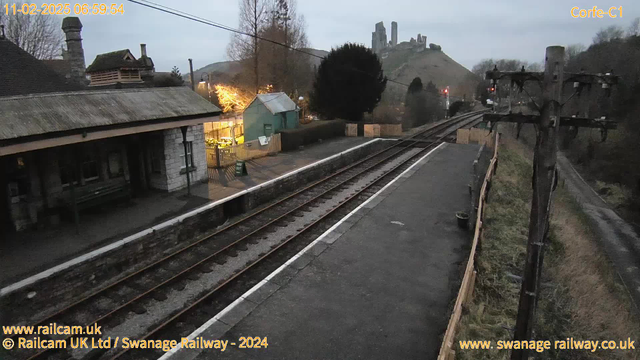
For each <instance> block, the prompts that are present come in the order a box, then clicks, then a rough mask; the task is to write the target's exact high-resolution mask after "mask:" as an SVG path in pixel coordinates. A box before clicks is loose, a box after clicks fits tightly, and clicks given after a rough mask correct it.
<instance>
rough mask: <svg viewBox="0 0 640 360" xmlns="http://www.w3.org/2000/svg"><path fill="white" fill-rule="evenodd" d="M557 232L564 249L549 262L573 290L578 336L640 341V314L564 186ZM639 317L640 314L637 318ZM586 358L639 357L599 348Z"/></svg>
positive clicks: (558, 199) (556, 210)
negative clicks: (599, 349) (635, 312)
mask: <svg viewBox="0 0 640 360" xmlns="http://www.w3.org/2000/svg"><path fill="white" fill-rule="evenodd" d="M551 225H552V231H553V233H554V236H555V237H556V239H557V241H559V242H560V243H561V244H562V246H563V247H564V251H563V256H562V258H561V259H558V260H559V261H554V262H553V263H551V264H550V266H549V275H550V277H551V278H552V279H553V281H555V282H557V283H559V284H561V285H562V286H563V287H565V288H566V289H567V290H568V295H569V297H570V304H571V322H570V325H569V328H570V330H571V332H572V334H571V335H572V336H574V337H576V338H583V339H596V340H602V339H612V340H620V339H626V338H627V337H631V338H632V339H640V325H639V324H638V319H637V315H636V314H633V313H632V311H630V309H631V308H632V304H631V302H630V300H629V297H628V294H627V292H626V289H625V288H624V286H623V285H622V284H621V283H620V281H619V278H618V275H617V273H616V272H615V270H614V269H613V265H612V264H611V263H610V261H609V259H608V258H607V256H606V255H605V253H604V251H603V249H601V247H600V246H599V245H598V242H597V239H596V238H595V236H594V235H593V234H594V232H593V231H592V230H591V227H590V225H589V222H588V220H587V218H586V216H585V215H584V213H582V211H581V209H580V207H579V205H578V204H577V203H576V202H575V200H574V199H573V198H572V197H571V196H570V195H569V194H568V193H567V192H566V191H564V190H563V189H560V191H559V192H558V194H557V197H556V201H555V207H554V210H553V218H552V223H551ZM634 317H635V318H634ZM583 355H584V358H586V359H638V358H639V354H638V352H637V351H636V352H634V351H620V350H619V351H606V352H605V351H604V350H602V351H599V352H596V353H593V354H583Z"/></svg>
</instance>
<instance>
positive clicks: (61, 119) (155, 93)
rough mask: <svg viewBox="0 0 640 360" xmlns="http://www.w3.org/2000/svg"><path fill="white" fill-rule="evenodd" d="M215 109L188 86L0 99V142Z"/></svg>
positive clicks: (211, 113)
mask: <svg viewBox="0 0 640 360" xmlns="http://www.w3.org/2000/svg"><path fill="white" fill-rule="evenodd" d="M220 112H221V110H220V109H219V108H217V107H216V106H214V105H213V104H211V103H210V102H208V101H207V100H205V99H204V98H203V97H202V96H200V95H198V94H196V93H195V92H193V91H192V90H191V89H190V88H188V87H169V88H149V89H126V90H85V91H75V92H66V93H51V94H38V95H26V96H11V97H0V143H1V142H2V141H5V140H11V139H17V138H21V137H25V136H34V135H44V134H51V133H59V132H66V131H71V130H80V129H90V128H104V127H114V126H119V127H122V126H134V124H137V125H140V124H141V122H142V123H144V122H149V121H154V120H161V119H162V120H164V121H172V120H177V119H181V118H182V119H183V118H185V117H188V118H194V117H207V116H215V115H218V114H220Z"/></svg>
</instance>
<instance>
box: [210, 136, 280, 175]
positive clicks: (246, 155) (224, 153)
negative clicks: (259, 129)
mask: <svg viewBox="0 0 640 360" xmlns="http://www.w3.org/2000/svg"><path fill="white" fill-rule="evenodd" d="M281 150H282V145H281V141H280V134H273V135H271V137H270V138H269V142H268V143H267V144H266V145H260V141H259V140H253V141H248V142H246V143H244V144H240V145H234V146H228V147H224V148H216V147H210V146H207V147H206V151H207V167H210V168H217V167H225V166H229V165H233V164H235V162H236V160H251V159H255V158H259V157H263V156H267V155H269V154H275V153H278V152H280V151H281Z"/></svg>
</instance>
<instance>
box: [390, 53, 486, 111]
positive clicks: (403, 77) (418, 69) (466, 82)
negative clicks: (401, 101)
mask: <svg viewBox="0 0 640 360" xmlns="http://www.w3.org/2000/svg"><path fill="white" fill-rule="evenodd" d="M401 45H402V44H398V47H396V48H394V49H393V50H391V51H389V53H388V55H386V57H385V58H384V59H383V60H382V69H383V70H384V72H385V75H387V77H388V78H389V79H392V80H396V81H399V82H402V83H405V84H409V83H411V80H413V79H414V78H415V77H416V76H418V77H420V79H422V83H423V84H425V85H426V84H427V83H428V82H429V81H432V82H433V83H434V84H435V85H436V87H438V88H439V89H442V88H445V87H446V86H447V85H448V86H449V88H450V91H451V95H452V96H460V97H461V96H463V95H465V94H466V96H467V99H470V98H471V97H472V96H473V92H474V90H475V87H476V85H477V84H478V82H479V81H480V79H479V78H478V77H477V76H476V75H474V74H473V73H472V72H471V71H469V70H468V69H467V68H465V67H464V66H462V65H460V64H458V63H457V62H456V61H455V60H453V59H452V58H450V57H449V56H447V54H445V53H443V52H442V51H437V50H431V49H425V50H423V51H420V52H416V51H415V50H412V49H406V48H405V49H403V48H401ZM387 87H389V88H390V89H392V90H397V91H404V92H406V88H405V87H403V86H400V85H397V84H393V83H389V84H388V85H387ZM398 87H399V88H398Z"/></svg>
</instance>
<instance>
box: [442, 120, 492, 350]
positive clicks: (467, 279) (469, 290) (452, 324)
mask: <svg viewBox="0 0 640 360" xmlns="http://www.w3.org/2000/svg"><path fill="white" fill-rule="evenodd" d="M499 136H500V135H499V134H498V132H497V131H496V134H495V138H494V141H493V157H492V158H491V162H490V163H489V167H488V169H487V174H486V175H485V177H484V181H483V183H482V188H481V189H480V193H479V194H478V210H477V211H476V222H475V231H474V234H473V242H472V245H471V252H470V253H469V260H468V261H467V267H466V269H465V272H464V277H463V278H462V284H460V290H458V297H457V298H456V302H455V305H454V306H453V313H452V314H451V318H450V319H449V324H448V326H447V331H446V332H445V334H444V338H443V339H442V345H441V347H440V353H439V354H438V360H453V359H454V358H455V351H454V350H453V345H454V339H455V335H456V328H457V327H458V323H459V322H460V317H461V316H462V306H463V305H467V304H468V303H469V302H470V301H471V296H472V295H473V288H474V285H475V281H476V273H477V272H476V270H475V258H476V250H477V248H478V244H479V243H480V242H481V240H482V239H483V229H482V220H483V219H484V207H485V202H486V198H487V193H488V191H489V187H490V184H491V178H492V177H493V174H494V173H495V171H496V168H497V163H498V144H499V140H500V138H499Z"/></svg>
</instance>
